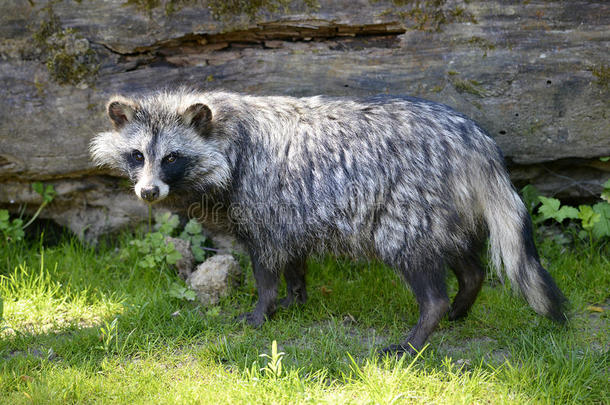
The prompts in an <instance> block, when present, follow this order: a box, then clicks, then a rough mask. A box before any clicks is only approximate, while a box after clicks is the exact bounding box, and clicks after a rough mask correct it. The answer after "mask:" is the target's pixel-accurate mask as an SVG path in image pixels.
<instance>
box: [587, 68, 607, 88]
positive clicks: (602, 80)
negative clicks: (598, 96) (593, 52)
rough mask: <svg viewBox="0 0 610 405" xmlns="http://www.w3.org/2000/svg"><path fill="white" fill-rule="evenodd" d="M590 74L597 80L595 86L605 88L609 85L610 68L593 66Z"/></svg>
mask: <svg viewBox="0 0 610 405" xmlns="http://www.w3.org/2000/svg"><path fill="white" fill-rule="evenodd" d="M591 73H593V76H595V77H596V78H597V80H596V81H595V83H597V85H599V86H601V87H604V88H607V87H608V85H609V84H610V67H609V66H606V65H604V64H602V65H600V66H595V67H594V68H593V69H592V71H591Z"/></svg>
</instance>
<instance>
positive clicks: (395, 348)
mask: <svg viewBox="0 0 610 405" xmlns="http://www.w3.org/2000/svg"><path fill="white" fill-rule="evenodd" d="M377 353H378V354H379V356H380V357H385V356H390V357H396V358H401V357H402V356H404V355H409V356H413V355H415V354H417V352H416V351H415V349H414V348H413V346H411V345H409V344H407V345H390V346H388V347H384V348H383V349H380V350H379V351H378V352H377Z"/></svg>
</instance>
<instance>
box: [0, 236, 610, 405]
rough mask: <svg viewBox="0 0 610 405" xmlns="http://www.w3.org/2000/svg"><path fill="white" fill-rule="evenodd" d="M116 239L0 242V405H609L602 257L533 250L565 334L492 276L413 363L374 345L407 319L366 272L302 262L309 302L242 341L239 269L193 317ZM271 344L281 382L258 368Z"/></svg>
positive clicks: (329, 262) (383, 278)
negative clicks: (565, 305)
mask: <svg viewBox="0 0 610 405" xmlns="http://www.w3.org/2000/svg"><path fill="white" fill-rule="evenodd" d="M129 238H130V236H129V235H127V234H123V235H121V236H119V237H118V238H117V239H116V240H115V241H114V242H112V243H110V242H108V241H107V242H102V243H101V244H100V245H99V246H98V247H97V248H93V247H87V246H84V245H82V244H81V243H80V242H78V241H76V240H75V239H73V238H71V237H68V236H64V237H63V238H61V240H60V242H59V243H58V244H56V245H54V246H46V247H45V246H43V245H42V244H41V243H34V242H31V241H29V242H24V243H20V244H8V245H7V244H4V245H3V246H0V264H1V267H0V295H1V296H2V297H3V299H4V318H5V319H4V321H3V323H2V324H0V403H6V404H9V403H10V404H19V403H31V402H34V403H92V402H94V403H113V404H114V403H128V404H139V403H264V404H268V403H274V404H275V403H291V404H292V403H305V402H314V403H320V402H322V403H333V404H334V403H394V402H395V403H469V404H470V403H510V404H513V403H561V404H564V403H578V404H582V403H599V404H604V403H609V402H610V398H609V394H608V388H607V387H608V381H609V380H610V375H609V367H610V364H609V358H608V353H609V352H608V348H609V344H608V341H609V338H608V336H609V332H610V330H609V327H608V313H609V309H610V308H609V299H610V262H609V260H608V258H607V257H608V247H605V248H604V249H605V250H601V248H600V250H599V251H598V252H597V253H596V254H595V255H594V256H591V255H590V254H589V249H588V247H577V248H562V247H560V246H559V245H556V244H554V243H553V242H551V241H548V240H545V241H543V242H542V243H540V244H539V245H540V252H541V256H542V258H543V262H544V264H545V265H546V266H547V267H548V269H549V270H550V272H551V273H552V274H553V277H554V278H555V279H556V281H557V282H558V284H559V285H560V287H561V288H562V289H563V291H564V292H565V293H566V295H567V296H568V297H569V299H570V301H571V305H572V319H571V321H570V323H569V324H568V325H567V326H565V327H562V326H557V325H554V324H553V323H551V322H550V321H548V320H546V319H544V318H542V317H540V316H538V315H536V314H535V313H533V311H532V310H531V309H530V308H529V307H528V306H527V305H526V304H525V302H524V300H523V299H521V298H520V297H518V296H516V295H515V294H513V293H512V292H511V289H510V288H509V287H508V286H505V285H502V284H501V283H499V282H498V279H497V278H496V277H495V276H494V275H492V274H491V272H490V275H489V277H488V280H487V282H486V283H485V287H484V288H483V290H482V292H481V294H480V296H479V299H478V301H477V303H476V304H475V306H474V308H473V310H472V312H471V314H470V315H469V316H468V317H467V318H466V319H465V320H464V321H460V322H457V323H452V322H449V321H447V320H443V321H442V322H441V324H440V326H439V328H438V330H437V331H436V333H434V334H433V335H432V336H431V338H430V340H429V345H428V347H427V348H426V349H425V350H424V351H423V353H421V355H420V356H419V357H418V358H415V359H412V358H403V359H402V360H400V361H397V360H395V359H387V358H386V359H378V358H377V356H376V350H377V349H379V348H381V347H383V346H386V345H388V344H391V343H397V342H399V341H400V340H401V338H402V337H403V336H404V335H405V333H406V331H407V329H408V328H409V327H410V326H412V325H413V324H414V323H415V322H416V320H417V316H418V310H417V305H416V303H415V301H414V299H413V296H412V294H411V293H410V292H409V291H408V290H407V289H405V288H403V287H402V283H401V281H400V280H399V279H398V277H396V276H395V275H394V274H393V273H392V272H391V271H388V269H386V268H385V267H383V266H381V265H379V264H376V263H365V262H361V263H354V262H349V261H345V260H338V261H337V260H333V259H330V258H326V259H321V260H311V261H310V262H309V273H308V285H309V287H308V292H309V295H310V300H309V302H308V303H307V304H306V305H305V306H302V307H296V308H291V309H288V310H281V311H279V312H278V313H277V314H276V316H275V317H274V318H273V320H272V321H270V322H267V323H266V324H265V325H264V326H263V327H262V328H260V329H258V330H255V329H252V328H250V327H248V326H246V325H243V324H240V323H235V322H234V321H233V319H234V317H235V316H236V315H238V314H239V313H241V312H244V311H247V310H251V308H252V306H253V305H254V303H255V301H256V292H255V287H254V282H253V280H252V276H251V274H250V273H249V269H246V274H247V275H246V277H245V280H244V283H243V285H242V286H241V287H239V288H238V289H236V290H235V291H234V293H233V294H232V296H231V297H229V298H226V299H224V300H223V301H221V303H220V304H219V305H218V306H217V307H212V308H205V307H201V306H199V305H197V304H195V303H192V302H188V301H184V300H178V299H175V298H172V297H170V296H169V295H168V289H169V286H170V285H171V284H172V283H175V282H176V281H177V280H178V279H177V277H176V276H175V275H174V274H173V273H172V272H171V271H167V270H162V271H159V270H149V269H143V268H142V267H140V266H137V260H138V257H137V254H135V253H134V251H133V248H131V247H130V246H129V243H128V241H129ZM123 251H126V252H127V254H125V253H121V252H123ZM449 285H450V291H451V294H455V292H456V288H457V283H456V280H455V278H454V277H453V276H450V278H449ZM600 310H601V312H599V311H600ZM115 320H116V321H115ZM273 340H276V341H277V342H278V348H279V351H282V352H284V353H285V355H284V357H283V358H282V366H283V372H282V374H281V375H279V376H277V375H272V374H270V373H267V372H264V371H261V368H264V367H265V364H266V362H267V359H266V358H264V357H261V356H260V355H261V354H265V353H266V354H270V352H271V343H272V341H273Z"/></svg>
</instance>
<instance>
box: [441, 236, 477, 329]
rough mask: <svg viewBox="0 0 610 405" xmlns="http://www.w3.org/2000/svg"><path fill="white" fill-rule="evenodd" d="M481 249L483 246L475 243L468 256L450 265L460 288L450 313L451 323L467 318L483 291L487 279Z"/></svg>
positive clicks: (458, 258)
mask: <svg viewBox="0 0 610 405" xmlns="http://www.w3.org/2000/svg"><path fill="white" fill-rule="evenodd" d="M481 249H482V244H481V243H475V244H473V245H472V247H471V249H470V250H469V251H468V252H467V254H465V255H464V256H461V257H455V258H454V259H453V260H452V261H451V263H450V267H451V269H452V270H453V272H454V273H455V275H456V276H457V280H458V286H459V289H458V292H457V295H456V296H455V298H454V299H453V303H452V304H451V309H450V311H449V320H450V321H454V320H456V319H459V318H462V317H464V316H466V314H467V313H468V310H469V309H470V307H472V304H474V302H475V300H476V299H477V295H478V294H479V291H481V286H482V285H483V280H484V279H485V269H484V268H483V266H482V264H481V257H480V256H481Z"/></svg>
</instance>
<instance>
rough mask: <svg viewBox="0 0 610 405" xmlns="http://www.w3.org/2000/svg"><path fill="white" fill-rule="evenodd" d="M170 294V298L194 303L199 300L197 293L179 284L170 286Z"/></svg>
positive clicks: (175, 283)
mask: <svg viewBox="0 0 610 405" xmlns="http://www.w3.org/2000/svg"><path fill="white" fill-rule="evenodd" d="M168 294H169V296H170V297H173V298H177V299H179V300H188V301H194V300H195V298H197V294H196V293H195V291H193V290H191V289H190V288H188V287H184V286H182V285H180V284H179V283H177V282H173V283H172V285H170V287H169V290H168Z"/></svg>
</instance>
